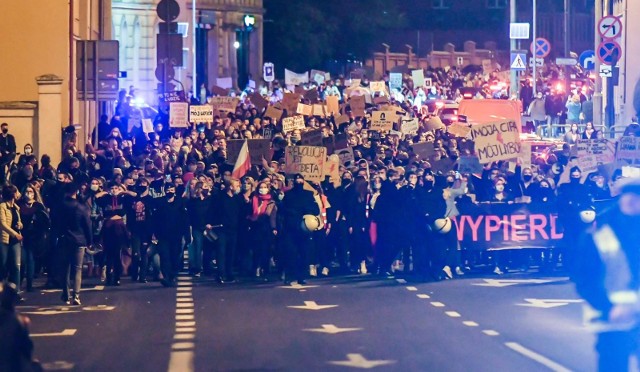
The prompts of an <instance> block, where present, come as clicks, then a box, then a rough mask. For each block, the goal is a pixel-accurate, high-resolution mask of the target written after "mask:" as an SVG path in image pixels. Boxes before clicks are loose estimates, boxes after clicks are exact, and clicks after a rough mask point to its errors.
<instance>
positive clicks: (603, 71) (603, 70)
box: [600, 64, 613, 78]
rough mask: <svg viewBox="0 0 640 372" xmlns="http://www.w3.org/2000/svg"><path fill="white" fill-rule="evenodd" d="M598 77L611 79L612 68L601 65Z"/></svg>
mask: <svg viewBox="0 0 640 372" xmlns="http://www.w3.org/2000/svg"><path fill="white" fill-rule="evenodd" d="M600 76H601V77H605V78H609V77H613V67H611V66H609V65H605V64H601V65H600Z"/></svg>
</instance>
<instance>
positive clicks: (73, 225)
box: [51, 197, 93, 247]
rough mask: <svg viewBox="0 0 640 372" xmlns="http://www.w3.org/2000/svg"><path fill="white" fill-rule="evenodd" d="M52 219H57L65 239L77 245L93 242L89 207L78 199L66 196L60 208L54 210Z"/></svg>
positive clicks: (86, 244)
mask: <svg viewBox="0 0 640 372" xmlns="http://www.w3.org/2000/svg"><path fill="white" fill-rule="evenodd" d="M51 219H52V220H53V221H57V226H58V227H59V231H58V232H59V234H60V236H61V238H62V239H64V241H66V242H68V243H70V244H73V245H75V246H77V247H86V246H88V245H91V244H93V240H92V239H93V234H92V233H91V218H90V211H89V208H87V206H85V205H83V204H82V203H80V202H79V201H78V200H77V199H72V198H70V197H65V198H64V200H63V202H62V204H61V205H60V208H57V209H54V210H53V211H52V216H51Z"/></svg>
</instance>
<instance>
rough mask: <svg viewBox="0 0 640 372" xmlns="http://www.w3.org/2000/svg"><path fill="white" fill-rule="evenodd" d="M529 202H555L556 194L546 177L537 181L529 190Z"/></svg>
mask: <svg viewBox="0 0 640 372" xmlns="http://www.w3.org/2000/svg"><path fill="white" fill-rule="evenodd" d="M530 196H531V203H555V201H556V194H555V192H554V190H553V188H552V187H551V183H550V182H549V180H547V179H543V180H541V181H540V182H538V186H537V187H536V188H534V189H533V190H532V191H531V194H530Z"/></svg>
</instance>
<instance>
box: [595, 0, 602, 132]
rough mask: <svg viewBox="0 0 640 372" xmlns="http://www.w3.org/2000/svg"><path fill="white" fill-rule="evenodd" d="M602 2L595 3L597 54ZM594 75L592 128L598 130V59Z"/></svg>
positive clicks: (600, 93) (600, 110) (600, 91)
mask: <svg viewBox="0 0 640 372" xmlns="http://www.w3.org/2000/svg"><path fill="white" fill-rule="evenodd" d="M602 2H603V0H596V1H595V32H594V35H595V36H594V38H595V40H594V45H595V46H594V48H593V50H595V51H596V52H597V50H598V46H599V45H600V33H599V32H598V24H599V23H600V20H601V19H602ZM595 60H596V61H595V67H594V75H595V77H596V79H595V88H594V92H593V126H594V127H595V128H599V127H600V126H601V125H602V78H601V77H600V59H598V58H596V59H595Z"/></svg>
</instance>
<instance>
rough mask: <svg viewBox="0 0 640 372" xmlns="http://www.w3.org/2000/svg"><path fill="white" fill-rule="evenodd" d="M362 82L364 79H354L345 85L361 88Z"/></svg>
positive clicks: (347, 81) (346, 81)
mask: <svg viewBox="0 0 640 372" xmlns="http://www.w3.org/2000/svg"><path fill="white" fill-rule="evenodd" d="M361 82H362V79H356V78H352V79H349V80H345V82H344V85H345V86H347V87H353V88H355V87H359V86H360V83H361Z"/></svg>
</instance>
